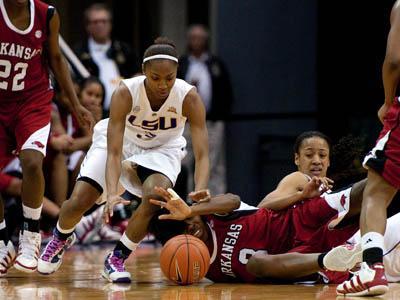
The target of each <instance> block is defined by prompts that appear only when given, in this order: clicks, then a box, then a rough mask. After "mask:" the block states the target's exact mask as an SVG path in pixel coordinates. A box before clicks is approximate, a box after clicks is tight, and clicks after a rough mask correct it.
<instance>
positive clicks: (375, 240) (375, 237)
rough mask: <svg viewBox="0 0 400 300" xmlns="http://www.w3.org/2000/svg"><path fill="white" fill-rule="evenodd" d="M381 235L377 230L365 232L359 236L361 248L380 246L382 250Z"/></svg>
mask: <svg viewBox="0 0 400 300" xmlns="http://www.w3.org/2000/svg"><path fill="white" fill-rule="evenodd" d="M383 247H384V244H383V235H382V234H380V233H378V232H373V231H370V232H367V233H366V234H364V235H363V236H362V237H361V248H362V250H363V251H364V250H366V249H370V248H380V249H382V250H383Z"/></svg>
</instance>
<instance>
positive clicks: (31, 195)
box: [14, 149, 44, 273]
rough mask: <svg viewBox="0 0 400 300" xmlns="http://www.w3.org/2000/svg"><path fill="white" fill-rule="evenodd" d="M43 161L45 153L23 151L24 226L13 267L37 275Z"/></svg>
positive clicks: (42, 191)
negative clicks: (35, 272)
mask: <svg viewBox="0 0 400 300" xmlns="http://www.w3.org/2000/svg"><path fill="white" fill-rule="evenodd" d="M43 157H44V155H43V153H41V152H39V151H36V150H33V149H24V150H21V153H20V162H21V167H22V174H23V178H22V192H21V198H22V211H23V225H22V228H21V231H20V237H19V239H20V240H19V247H18V255H17V258H16V260H15V264H14V266H15V268H16V269H18V270H20V271H24V272H28V273H29V272H34V271H35V270H36V268H37V259H38V256H39V251H40V244H41V236H40V233H39V219H40V215H41V212H42V201H43V196H44V176H43V171H42V163H43Z"/></svg>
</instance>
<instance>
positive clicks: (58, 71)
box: [48, 12, 94, 130]
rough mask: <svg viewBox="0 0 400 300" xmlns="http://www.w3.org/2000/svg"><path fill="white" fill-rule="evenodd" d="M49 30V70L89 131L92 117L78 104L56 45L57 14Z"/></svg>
mask: <svg viewBox="0 0 400 300" xmlns="http://www.w3.org/2000/svg"><path fill="white" fill-rule="evenodd" d="M49 29H50V30H49V31H50V32H49V38H48V51H49V63H50V67H51V70H52V71H53V74H54V76H55V77H56V80H57V82H58V84H59V85H60V86H61V88H62V89H63V90H64V91H65V93H66V95H67V98H68V99H69V101H70V103H71V107H72V109H73V111H74V113H75V115H76V117H77V118H78V121H79V123H80V124H81V125H87V126H88V128H89V129H90V130H91V129H92V128H93V125H94V118H93V115H92V114H91V112H90V111H88V110H87V109H86V108H84V107H83V106H82V105H81V104H80V102H79V99H78V97H77V96H76V93H75V90H74V86H73V84H72V79H71V75H70V73H69V70H68V67H67V64H66V62H65V59H64V57H63V55H62V53H61V50H60V45H59V43H58V35H59V30H60V18H59V16H58V14H57V12H54V15H53V17H52V18H51V20H50V25H49Z"/></svg>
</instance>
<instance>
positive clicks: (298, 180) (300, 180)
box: [279, 171, 311, 185]
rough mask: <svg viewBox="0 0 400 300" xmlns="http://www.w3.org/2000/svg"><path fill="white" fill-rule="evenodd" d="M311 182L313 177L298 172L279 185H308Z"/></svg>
mask: <svg viewBox="0 0 400 300" xmlns="http://www.w3.org/2000/svg"><path fill="white" fill-rule="evenodd" d="M310 180H311V177H310V176H308V175H307V174H304V173H303V172H300V171H296V172H293V173H290V174H288V175H286V176H285V177H283V178H282V180H281V181H280V183H279V184H285V183H290V184H295V185H302V184H306V183H307V182H309V181H310Z"/></svg>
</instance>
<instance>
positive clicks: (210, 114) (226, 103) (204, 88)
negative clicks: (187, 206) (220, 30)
mask: <svg viewBox="0 0 400 300" xmlns="http://www.w3.org/2000/svg"><path fill="white" fill-rule="evenodd" d="M208 38H209V34H208V31H207V29H206V28H205V27H204V26H203V25H199V24H196V25H192V26H191V27H190V28H189V30H188V34H187V54H186V55H184V56H182V57H181V58H180V59H179V69H178V77H179V78H182V79H184V80H185V81H186V82H188V83H190V84H193V85H194V86H196V87H197V91H198V93H199V94H200V96H201V98H202V99H203V101H204V105H205V107H206V111H207V129H208V142H209V151H210V153H209V157H210V168H211V170H210V181H209V188H210V191H211V194H213V195H216V194H222V193H225V192H226V166H225V122H224V121H225V120H226V119H227V118H228V117H229V115H230V110H231V104H232V102H233V93H232V86H231V82H230V78H229V74H228V71H227V69H226V67H225V65H224V64H223V62H222V61H221V59H219V58H218V57H217V56H215V55H212V54H211V53H210V51H209V45H208ZM185 135H186V136H187V140H188V148H191V139H190V138H188V135H189V133H188V130H186V134H185ZM192 153H193V152H192V151H190V149H188V156H187V157H186V158H185V160H184V161H183V164H184V165H185V166H186V167H187V168H188V171H189V176H188V180H189V181H190V182H189V184H188V185H189V189H193V182H192V176H191V175H190V174H192V173H193V165H194V164H193V160H194V158H193V154H192ZM182 177H183V176H182Z"/></svg>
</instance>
